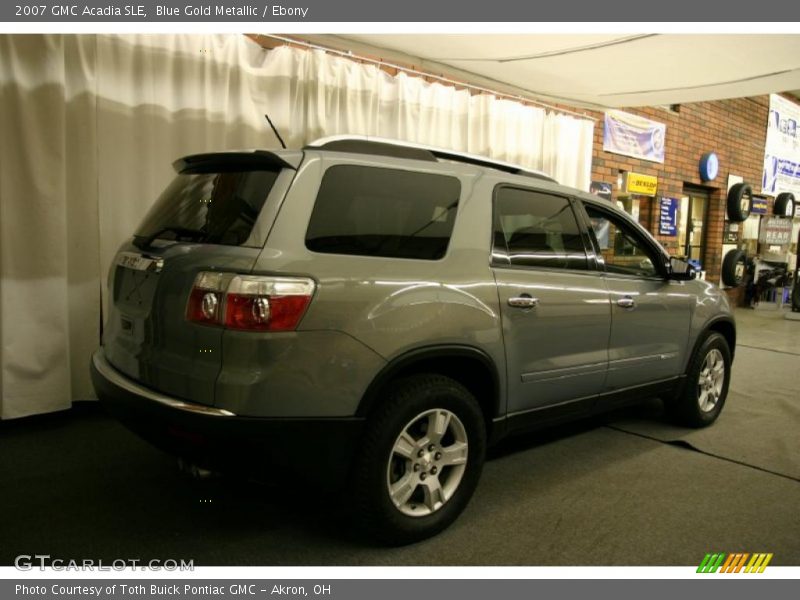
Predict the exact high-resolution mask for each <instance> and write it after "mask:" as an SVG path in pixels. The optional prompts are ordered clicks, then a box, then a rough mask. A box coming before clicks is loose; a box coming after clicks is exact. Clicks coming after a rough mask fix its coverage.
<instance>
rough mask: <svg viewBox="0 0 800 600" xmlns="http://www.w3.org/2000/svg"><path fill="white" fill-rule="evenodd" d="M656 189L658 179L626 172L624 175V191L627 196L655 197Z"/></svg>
mask: <svg viewBox="0 0 800 600" xmlns="http://www.w3.org/2000/svg"><path fill="white" fill-rule="evenodd" d="M657 189H658V177H653V176H652V175H642V174H641V173H633V172H628V173H626V174H625V191H626V192H627V193H629V194H641V195H642V196H655V195H656V190H657Z"/></svg>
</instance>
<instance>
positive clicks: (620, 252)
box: [584, 204, 659, 277]
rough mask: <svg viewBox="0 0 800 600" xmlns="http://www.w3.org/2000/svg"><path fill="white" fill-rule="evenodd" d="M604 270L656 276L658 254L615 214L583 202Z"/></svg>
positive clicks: (622, 273) (624, 273) (657, 273)
mask: <svg viewBox="0 0 800 600" xmlns="http://www.w3.org/2000/svg"><path fill="white" fill-rule="evenodd" d="M584 208H585V209H586V213H587V214H588V215H589V220H590V222H591V225H592V232H593V234H594V236H595V239H596V240H597V244H598V246H599V248H600V257H599V259H600V260H601V262H602V263H603V264H604V265H605V270H606V272H607V273H617V274H620V275H633V276H635V277H658V276H659V272H658V268H657V267H656V260H657V257H656V256H654V254H653V252H652V250H651V249H650V248H649V247H648V245H647V243H646V242H645V240H644V239H643V238H642V237H641V236H640V235H639V234H638V233H637V232H636V231H635V230H634V229H633V228H632V227H631V226H630V225H629V224H628V223H625V221H624V220H623V219H621V218H619V217H618V216H617V215H615V214H613V213H611V212H606V211H603V210H599V209H597V208H595V207H594V206H592V205H591V204H584Z"/></svg>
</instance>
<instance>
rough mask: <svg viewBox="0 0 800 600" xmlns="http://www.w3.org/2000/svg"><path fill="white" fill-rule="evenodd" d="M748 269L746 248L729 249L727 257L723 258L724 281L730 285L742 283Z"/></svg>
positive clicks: (721, 273) (722, 271) (735, 285)
mask: <svg viewBox="0 0 800 600" xmlns="http://www.w3.org/2000/svg"><path fill="white" fill-rule="evenodd" d="M746 270H747V262H746V257H745V253H744V250H739V249H733V250H729V251H728V253H727V254H726V255H725V258H723V259H722V269H721V271H720V275H721V276H722V283H724V284H725V285H727V286H729V287H737V286H739V285H741V284H742V282H743V281H744V276H745V271H746Z"/></svg>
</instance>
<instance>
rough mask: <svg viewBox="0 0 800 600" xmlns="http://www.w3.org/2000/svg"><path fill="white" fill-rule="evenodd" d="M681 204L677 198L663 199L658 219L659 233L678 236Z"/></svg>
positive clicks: (660, 203)
mask: <svg viewBox="0 0 800 600" xmlns="http://www.w3.org/2000/svg"><path fill="white" fill-rule="evenodd" d="M679 202H680V201H679V200H678V199H677V198H661V201H660V202H659V206H660V211H659V212H660V215H659V218H658V233H659V234H660V235H671V236H676V235H678V205H679Z"/></svg>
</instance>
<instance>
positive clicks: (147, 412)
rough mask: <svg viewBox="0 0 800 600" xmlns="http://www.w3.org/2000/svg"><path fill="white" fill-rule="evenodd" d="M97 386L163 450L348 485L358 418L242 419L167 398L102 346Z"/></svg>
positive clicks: (225, 465)
mask: <svg viewBox="0 0 800 600" xmlns="http://www.w3.org/2000/svg"><path fill="white" fill-rule="evenodd" d="M91 376H92V383H93V384H94V388H95V391H96V392H97V396H98V398H99V399H100V400H101V402H102V403H103V405H104V406H105V407H106V409H107V410H108V411H109V412H110V413H111V414H112V415H113V416H114V417H116V418H117V419H119V420H120V421H121V422H122V423H123V424H125V425H126V426H127V427H128V428H129V429H131V430H132V431H134V432H135V433H137V434H138V435H139V436H141V437H142V438H144V439H146V440H147V441H149V442H151V443H152V444H154V445H156V446H157V447H159V448H161V449H162V450H164V451H166V452H168V453H170V454H174V455H176V456H181V457H184V458H186V459H188V460H190V461H192V462H195V463H197V464H198V465H200V466H202V467H206V468H211V469H227V470H243V471H247V472H253V471H255V472H256V473H258V472H262V473H263V474H264V475H266V476H268V477H271V476H273V475H275V474H277V473H280V474H281V475H289V476H292V477H294V478H296V479H298V480H301V481H307V482H310V483H316V484H322V485H324V486H325V487H328V488H336V487H339V485H340V484H343V483H344V481H345V479H346V477H347V474H348V471H349V468H350V465H351V464H352V461H353V457H354V454H355V451H356V448H357V446H358V444H359V441H360V438H361V432H362V428H363V424H364V420H363V419H360V418H355V417H354V418H319V419H311V418H298V419H294V418H260V417H242V416H238V415H235V414H234V413H232V412H230V411H227V410H223V409H218V408H215V407H209V406H204V405H201V404H194V403H191V402H185V401H182V400H177V399H174V398H170V397H168V396H164V395H162V394H159V393H158V392H155V391H153V390H151V389H148V388H146V387H144V386H141V385H139V384H138V383H136V382H135V381H133V380H131V379H130V378H128V377H126V376H125V375H123V374H121V373H120V372H119V371H117V370H116V369H114V367H113V366H111V364H110V363H109V362H108V360H107V359H106V357H105V354H104V352H103V349H102V348H101V349H99V350H98V351H97V352H95V354H94V356H92V363H91Z"/></svg>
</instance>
